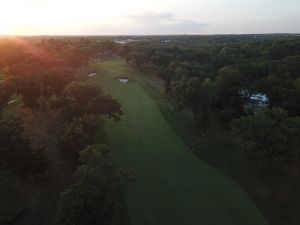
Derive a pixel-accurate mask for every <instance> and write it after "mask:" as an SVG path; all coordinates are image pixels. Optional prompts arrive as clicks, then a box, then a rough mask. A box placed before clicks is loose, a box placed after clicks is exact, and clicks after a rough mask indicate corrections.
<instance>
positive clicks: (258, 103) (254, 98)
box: [240, 90, 269, 113]
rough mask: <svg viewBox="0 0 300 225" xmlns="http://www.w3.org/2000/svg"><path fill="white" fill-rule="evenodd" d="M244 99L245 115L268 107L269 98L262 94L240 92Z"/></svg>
mask: <svg viewBox="0 0 300 225" xmlns="http://www.w3.org/2000/svg"><path fill="white" fill-rule="evenodd" d="M240 93H241V95H242V98H243V99H244V102H245V103H244V111H245V112H246V113H250V112H253V111H255V110H257V109H259V108H263V107H267V106H268V105H269V98H268V97H267V95H266V94H264V93H256V94H251V93H250V92H249V91H246V90H243V91H241V92H240Z"/></svg>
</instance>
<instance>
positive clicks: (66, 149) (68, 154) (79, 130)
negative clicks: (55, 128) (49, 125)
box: [59, 115, 103, 168]
mask: <svg viewBox="0 0 300 225" xmlns="http://www.w3.org/2000/svg"><path fill="white" fill-rule="evenodd" d="M102 125H103V120H102V119H101V118H100V117H98V116H95V115H85V116H83V117H79V118H74V119H73V120H72V121H71V122H68V121H67V122H66V124H65V126H64V127H63V129H62V131H63V133H62V135H61V138H60V139H59V149H60V153H61V156H62V158H63V159H64V160H65V161H67V162H69V164H70V165H71V166H72V167H73V168H76V166H78V159H79V152H80V151H81V150H82V149H84V148H85V147H86V146H87V145H91V144H93V143H95V141H96V137H95V134H96V132H97V131H98V130H99V129H100V128H101V126H102Z"/></svg>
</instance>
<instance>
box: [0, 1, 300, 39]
mask: <svg viewBox="0 0 300 225" xmlns="http://www.w3.org/2000/svg"><path fill="white" fill-rule="evenodd" d="M0 8H1V13H0V34H3V35H6V34H8V35H155V34H157V35H163V34H233V33H236V34H250V33H300V0H284V1H283V0H151V1H149V0H143V1H140V0H127V1H124V0H114V1H107V0H106V1H103V0H0Z"/></svg>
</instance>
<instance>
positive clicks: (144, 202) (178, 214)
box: [90, 61, 267, 225]
mask: <svg viewBox="0 0 300 225" xmlns="http://www.w3.org/2000/svg"><path fill="white" fill-rule="evenodd" d="M100 68H101V70H102V72H101V75H99V76H98V77H94V78H91V79H90V82H96V83H98V84H100V85H101V86H102V87H103V89H104V90H105V91H106V92H107V93H110V94H111V95H112V96H113V97H114V98H116V99H117V100H118V101H119V102H120V103H121V104H122V106H123V108H122V109H123V112H124V116H123V117H122V121H121V122H114V121H112V120H110V121H107V122H106V125H105V131H106V135H107V138H108V141H109V143H110V144H111V146H112V147H113V148H114V151H115V155H116V160H117V163H118V165H119V167H121V168H133V169H134V170H135V171H136V173H137V178H136V181H135V182H133V183H131V184H130V185H129V187H128V190H127V197H126V202H127V206H128V210H129V216H130V219H131V224H132V225H262V224H267V222H266V220H265V218H264V216H263V215H262V213H261V212H260V210H259V209H258V207H257V206H256V204H255V203H254V202H253V201H252V200H251V199H250V198H249V196H248V195H247V194H246V193H245V191H243V189H242V188H240V187H239V186H238V185H237V184H236V183H234V182H233V180H231V179H230V178H228V177H227V176H225V175H224V174H223V173H221V172H219V171H218V170H217V169H215V168H213V167H211V166H210V165H208V164H207V163H205V162H204V161H201V160H200V159H199V158H197V157H195V156H194V155H193V154H192V153H190V152H189V150H188V148H187V147H186V145H185V144H184V142H183V141H182V140H181V139H180V137H179V136H178V135H177V133H176V132H175V130H174V129H173V128H172V127H171V126H170V125H169V124H168V122H167V121H166V119H165V118H164V116H163V115H162V113H161V112H160V110H159V108H158V106H157V105H156V103H155V102H154V101H153V100H152V99H151V98H150V96H149V95H148V94H147V93H146V92H145V91H144V89H143V88H142V87H141V86H140V84H139V83H136V82H130V83H128V84H122V83H120V82H119V81H118V80H116V79H114V77H115V76H119V75H124V76H126V75H128V76H134V75H135V74H134V72H133V71H132V70H131V69H130V68H128V67H127V66H126V64H125V63H124V62H123V61H107V62H105V63H103V64H101V65H100V64H99V69H100Z"/></svg>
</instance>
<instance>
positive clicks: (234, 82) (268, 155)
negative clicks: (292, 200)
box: [122, 35, 300, 170]
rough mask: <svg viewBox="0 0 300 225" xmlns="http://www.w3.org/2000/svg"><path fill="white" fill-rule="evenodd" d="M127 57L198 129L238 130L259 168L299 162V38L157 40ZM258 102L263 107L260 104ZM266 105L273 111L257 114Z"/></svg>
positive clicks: (139, 44)
mask: <svg viewBox="0 0 300 225" xmlns="http://www.w3.org/2000/svg"><path fill="white" fill-rule="evenodd" d="M122 52H123V54H124V57H125V58H126V60H127V62H128V63H130V64H132V65H134V66H135V67H136V68H138V69H140V70H152V71H156V73H157V74H158V76H159V77H160V78H161V79H163V80H164V81H165V90H166V93H167V95H168V96H170V98H171V100H172V102H173V105H174V106H176V108H177V109H178V110H183V109H185V110H190V111H191V112H192V114H193V117H194V123H195V126H196V127H198V128H205V127H208V126H209V125H210V123H211V121H212V120H216V118H217V120H218V121H221V122H222V124H224V125H225V126H227V127H231V126H232V124H234V126H235V128H238V129H239V132H238V134H240V136H241V138H242V139H243V140H244V141H245V142H247V143H248V144H249V145H250V146H252V147H251V148H250V152H251V154H254V155H256V156H257V157H258V161H259V163H260V164H265V162H269V163H271V162H272V163H275V162H276V163H278V162H280V163H282V161H285V162H286V161H287V160H288V159H290V158H293V159H297V158H299V149H300V148H299V139H298V137H299V132H300V128H299V119H298V116H300V38H299V37H295V36H289V35H286V36H284V35H283V36H277V35H269V36H268V35H244V36H242V35H241V36H239V35H237V36H234V35H232V36H230V35H227V36H196V37H194V36H181V37H180V36H177V37H176V36H175V37H152V39H151V38H150V39H148V40H143V39H141V40H138V41H136V42H133V43H129V44H127V45H125V46H124V47H123V51H122ZM255 96H258V98H259V97H260V98H265V99H266V100H265V101H266V102H265V104H260V100H261V99H257V101H256V102H254V99H253V97H255ZM262 105H265V106H266V108H267V109H263V110H258V109H259V108H262ZM246 106H247V107H246ZM249 106H250V107H249ZM256 111H259V112H256ZM246 116H247V119H244V118H243V117H246ZM240 118H242V119H241V120H239V119H240ZM235 120H237V121H238V122H237V121H235ZM256 120H259V121H256ZM266 120H270V121H266ZM286 120H289V121H291V120H292V121H293V122H291V123H288V125H287V124H286V123H285V122H284V121H286ZM232 121H235V122H234V123H232ZM246 121H247V122H246ZM254 121H255V122H254ZM245 124H246V125H245ZM272 124H273V125H272ZM243 126H244V128H243V129H242V128H241V127H243ZM252 126H253V127H252ZM255 126H257V127H256V128H254V127H255ZM263 126H265V127H263ZM270 127H276V132H278V133H276V134H273V133H270ZM256 129H257V130H259V129H264V130H263V131H262V132H265V133H264V134H262V133H257V130H256ZM234 130H237V129H234ZM273 131H274V130H273ZM289 132H290V133H289ZM251 135H252V136H251ZM258 139H260V140H258ZM283 139H284V140H283ZM279 146H281V147H280V149H278V148H279ZM248 150H249V149H248ZM262 162H263V163H262ZM298 163H299V160H298V161H297V163H296V164H298ZM296 167H297V166H296ZM297 170H298V169H297Z"/></svg>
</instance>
